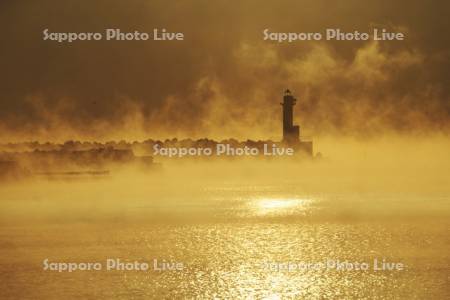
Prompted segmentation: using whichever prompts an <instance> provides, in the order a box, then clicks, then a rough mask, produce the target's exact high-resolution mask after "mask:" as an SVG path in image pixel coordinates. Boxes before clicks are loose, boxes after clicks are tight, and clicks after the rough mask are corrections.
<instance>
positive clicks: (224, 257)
mask: <svg viewBox="0 0 450 300" xmlns="http://www.w3.org/2000/svg"><path fill="white" fill-rule="evenodd" d="M310 168H316V167H315V166H312V167H310ZM328 171H329V170H328ZM205 172H206V173H203V171H202V172H201V173H200V174H198V173H195V174H190V173H189V172H187V173H183V175H182V176H179V177H177V178H173V182H172V181H171V178H172V175H173V174H172V173H170V172H163V173H162V174H160V175H152V176H146V175H139V176H131V175H130V176H123V177H118V178H105V179H95V180H94V179H80V180H74V181H70V182H66V181H57V180H56V181H55V180H53V181H46V180H38V181H32V182H27V183H10V184H3V185H1V186H0V193H1V195H2V196H1V198H2V199H1V204H0V208H1V228H0V267H1V269H0V272H1V281H0V286H1V288H0V294H1V297H0V298H2V299H213V298H218V299H247V298H248V299H264V298H266V299H296V298H298V299H449V297H450V289H449V286H450V285H449V284H450V280H449V276H450V235H449V229H450V226H449V225H450V220H449V215H450V206H449V203H450V202H449V195H450V193H449V185H448V183H449V182H448V178H446V177H443V176H440V175H439V176H437V177H433V178H428V179H426V176H422V175H420V176H419V175H417V176H416V175H414V174H410V176H407V177H399V176H398V174H391V175H389V174H386V175H385V176H384V177H383V179H380V177H378V176H377V175H374V176H362V175H358V174H359V173H358V174H356V175H355V174H350V175H349V174H341V175H338V174H336V172H331V171H329V172H328V173H326V172H325V169H323V172H322V171H320V172H317V173H314V172H311V173H310V175H309V176H305V174H309V173H305V172H304V171H301V170H298V172H297V171H296V169H294V170H292V169H291V170H290V171H289V175H287V174H283V172H279V173H277V172H275V171H274V170H270V169H267V168H265V167H263V168H262V169H259V170H257V171H256V172H253V173H252V172H250V173H248V174H247V173H245V172H244V173H242V172H243V171H242V170H239V169H238V168H237V169H235V171H233V172H238V173H237V174H239V175H242V176H233V175H230V173H227V175H224V176H222V177H221V176H216V175H217V174H213V173H214V171H211V170H209V171H205ZM208 172H211V174H210V173H208ZM261 173H264V175H261ZM258 174H259V175H258ZM212 175H214V176H212ZM266 175H267V176H266ZM188 179H189V180H188ZM46 258H48V259H49V260H50V261H54V262H96V261H98V262H104V261H105V260H106V259H107V258H120V259H123V260H128V261H135V260H138V261H147V262H150V263H152V261H153V259H158V260H159V261H163V260H165V261H168V262H169V261H170V262H182V263H183V265H184V269H183V270H181V271H154V270H149V271H106V270H101V271H75V272H72V273H68V272H62V273H58V272H56V271H44V270H43V260H44V259H46ZM374 259H379V260H382V259H385V260H386V261H389V262H401V263H403V264H404V265H405V266H406V267H405V269H404V270H403V271H374V270H373V269H372V262H373V260H374ZM326 260H339V261H347V262H367V263H369V264H370V265H371V268H370V269H369V270H366V271H364V270H362V271H361V270H353V271H351V270H347V271H342V270H341V271H338V270H330V269H320V270H299V269H297V270H286V269H281V270H276V269H273V268H267V267H265V266H267V265H266V264H267V263H299V262H311V263H317V262H324V261H326Z"/></svg>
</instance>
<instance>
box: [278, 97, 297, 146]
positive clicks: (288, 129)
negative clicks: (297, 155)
mask: <svg viewBox="0 0 450 300" xmlns="http://www.w3.org/2000/svg"><path fill="white" fill-rule="evenodd" d="M296 101H297V100H296V99H295V98H294V96H292V94H291V91H290V90H286V91H285V92H284V96H283V103H280V104H281V106H283V142H284V143H286V144H288V145H294V144H298V143H299V142H300V127H299V126H298V125H294V105H295V102H296Z"/></svg>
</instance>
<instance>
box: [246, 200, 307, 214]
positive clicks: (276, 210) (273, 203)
mask: <svg viewBox="0 0 450 300" xmlns="http://www.w3.org/2000/svg"><path fill="white" fill-rule="evenodd" d="M311 203H312V200H311V199H306V198H258V199H255V200H254V201H253V202H252V206H253V208H254V210H255V211H256V213H257V214H259V215H267V214H289V213H293V212H295V213H299V212H306V211H307V210H309V208H310V206H311Z"/></svg>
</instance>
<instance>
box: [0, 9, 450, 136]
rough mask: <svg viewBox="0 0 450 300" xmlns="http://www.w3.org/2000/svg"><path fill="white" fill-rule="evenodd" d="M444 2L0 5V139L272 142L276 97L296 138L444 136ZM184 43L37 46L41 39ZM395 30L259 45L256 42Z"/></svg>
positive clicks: (448, 112)
mask: <svg viewBox="0 0 450 300" xmlns="http://www.w3.org/2000/svg"><path fill="white" fill-rule="evenodd" d="M449 8H450V4H448V2H447V1H419V0H412V1H384V0H383V1H374V0H369V1H325V0H321V1H279V0H269V1H256V0H252V1H193V0H186V1H151V0H148V1H116V0H114V1H111V0H108V1H106V0H104V1H75V0H69V1H56V0H53V1H52V0H42V1H2V3H1V4H0V26H1V27H0V28H1V29H2V30H1V35H2V37H1V38H2V46H1V47H0V65H1V69H2V72H1V73H0V91H1V94H0V138H1V139H2V140H3V141H13V140H29V139H39V140H42V141H44V140H66V139H75V138H76V139H102V140H104V139H122V138H123V139H145V138H149V137H154V138H171V137H195V138H197V137H210V138H224V137H236V138H241V139H243V138H255V139H258V138H274V139H275V138H277V137H279V136H280V134H281V127H280V119H281V107H280V105H279V103H280V101H281V96H282V92H283V90H284V89H286V88H289V89H291V90H292V91H293V92H294V94H295V95H296V96H297V98H298V104H297V107H296V111H295V114H296V116H295V118H296V121H297V122H298V123H300V125H301V126H302V129H304V131H303V132H304V133H305V134H308V135H320V134H352V135H353V134H355V135H362V136H365V135H377V134H379V133H383V132H386V131H394V132H397V131H399V132H402V133H403V132H405V133H409V132H429V131H443V132H448V129H449V128H450V127H449V120H450V104H449V103H450V97H449V87H450V84H449V83H450V82H449V75H450V74H449V72H450V71H449V70H450V63H449V58H450V57H449V56H450V55H449V45H450V40H449V37H450V32H449V28H450V24H449V23H450V20H449V18H448V15H449V12H450V9H449ZM46 28H48V29H49V30H50V31H53V32H104V30H105V29H106V28H120V29H121V30H122V31H134V30H138V31H141V32H149V33H150V32H152V30H153V29H154V28H166V29H167V30H168V31H172V32H174V31H176V32H183V33H184V35H185V40H184V41H177V42H156V41H126V42H123V41H91V42H74V43H71V44H67V43H65V44H63V43H57V42H51V41H43V39H42V31H43V30H44V29H46ZM265 28H269V29H270V30H271V31H275V32H323V31H324V30H325V29H326V28H341V29H342V30H344V31H354V30H359V31H363V32H371V31H372V29H373V28H386V29H388V30H391V31H400V32H403V33H405V35H406V39H405V41H382V42H373V41H316V42H313V41H303V42H296V43H290V44H288V43H282V44H278V43H276V42H269V41H263V34H262V31H263V30H264V29H265Z"/></svg>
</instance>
